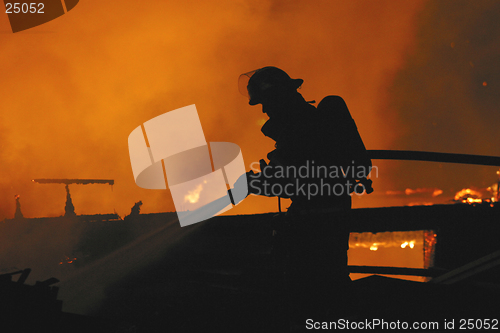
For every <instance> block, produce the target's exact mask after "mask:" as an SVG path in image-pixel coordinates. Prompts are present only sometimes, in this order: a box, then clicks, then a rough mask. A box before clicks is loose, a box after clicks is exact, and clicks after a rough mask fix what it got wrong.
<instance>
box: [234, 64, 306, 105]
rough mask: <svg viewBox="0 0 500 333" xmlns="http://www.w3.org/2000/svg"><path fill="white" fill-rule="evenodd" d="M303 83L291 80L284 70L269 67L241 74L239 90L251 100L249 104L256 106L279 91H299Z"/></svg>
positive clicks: (300, 80)
mask: <svg viewBox="0 0 500 333" xmlns="http://www.w3.org/2000/svg"><path fill="white" fill-rule="evenodd" d="M303 82H304V80H302V79H292V78H290V76H289V75H288V74H287V73H286V72H285V71H284V70H282V69H279V68H277V67H272V66H268V67H263V68H260V69H257V70H254V71H251V72H248V73H244V74H241V75H240V77H239V79H238V88H239V91H240V93H241V94H243V95H244V96H247V97H248V98H249V103H248V104H250V105H256V104H259V103H262V101H263V99H265V98H266V97H267V96H269V95H272V94H273V93H276V92H278V91H291V90H297V89H298V88H299V87H300V86H301V85H302V83H303Z"/></svg>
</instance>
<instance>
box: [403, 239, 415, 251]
mask: <svg viewBox="0 0 500 333" xmlns="http://www.w3.org/2000/svg"><path fill="white" fill-rule="evenodd" d="M407 246H409V247H410V249H413V248H414V247H415V241H413V240H412V241H409V242H404V243H403V244H401V248H402V249H404V248H406V247H407Z"/></svg>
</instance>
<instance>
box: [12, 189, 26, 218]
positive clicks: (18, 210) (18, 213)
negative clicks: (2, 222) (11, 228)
mask: <svg viewBox="0 0 500 333" xmlns="http://www.w3.org/2000/svg"><path fill="white" fill-rule="evenodd" d="M20 197H21V196H20V195H19V194H16V195H15V198H16V212H15V213H14V219H16V220H20V219H23V218H24V216H23V213H22V212H21V203H20V202H19V198H20Z"/></svg>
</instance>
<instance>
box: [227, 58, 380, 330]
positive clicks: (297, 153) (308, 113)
mask: <svg viewBox="0 0 500 333" xmlns="http://www.w3.org/2000/svg"><path fill="white" fill-rule="evenodd" d="M239 81H240V82H239V85H240V91H241V92H242V93H244V94H246V95H247V96H248V97H249V104H250V105H256V104H262V112H263V113H266V114H267V115H268V116H269V120H268V121H267V122H266V123H265V124H264V126H263V127H262V133H263V134H264V135H266V136H268V137H270V138H271V139H273V140H274V141H275V142H276V144H275V147H276V149H275V150H273V151H272V152H270V153H269V154H268V155H267V157H268V159H269V161H270V162H269V164H267V163H266V162H265V161H264V160H261V161H260V168H261V172H260V173H254V172H253V171H251V172H248V173H247V179H248V188H249V193H252V194H257V195H265V196H270V197H271V196H277V197H284V198H290V199H291V200H292V204H291V206H290V207H289V209H288V212H287V214H286V221H285V226H284V227H282V228H281V230H279V231H278V234H277V235H278V237H279V238H277V241H278V243H277V244H278V245H279V247H280V248H282V249H283V250H282V251H281V252H282V255H281V257H282V258H283V260H286V262H285V263H284V267H285V271H286V282H287V286H288V293H289V295H290V297H291V300H292V304H293V306H292V309H291V314H292V318H293V319H295V320H298V321H299V322H302V323H303V322H304V321H303V319H304V317H303V316H305V318H310V317H311V316H316V317H318V316H319V315H321V314H323V315H325V314H326V311H327V309H325V308H324V306H323V305H324V304H328V303H329V304H328V305H327V307H328V308H329V309H328V311H329V312H330V313H332V314H333V316H342V315H343V314H345V313H343V312H342V311H343V310H344V309H345V308H346V302H347V299H348V297H349V292H348V290H349V289H348V287H349V285H350V279H349V272H348V270H347V249H348V239H349V213H350V209H351V194H352V193H353V192H354V191H355V192H356V193H363V192H364V191H365V190H366V192H367V193H370V192H371V191H372V188H371V181H370V180H369V179H367V177H368V175H369V173H370V171H371V161H370V159H369V158H368V156H367V154H366V149H365V146H364V144H363V141H362V140H361V137H360V135H359V133H358V131H357V128H356V124H355V122H354V120H353V119H352V117H351V115H350V112H349V110H348V108H347V106H346V104H345V102H344V100H343V99H342V98H341V97H339V96H328V97H325V98H324V99H323V100H322V101H321V102H320V103H319V104H318V107H317V108H316V107H314V106H313V105H312V103H314V101H313V102H306V100H305V99H304V98H303V97H302V95H301V94H300V93H298V92H297V89H298V88H299V87H300V86H301V85H302V83H303V80H302V79H291V78H290V76H288V74H287V73H285V72H284V71H282V70H281V69H278V68H276V67H264V68H261V69H259V70H256V71H253V72H250V73H246V74H243V75H241V76H240V80H239ZM245 83H246V84H245ZM236 186H238V183H236V184H235V187H236ZM285 258H286V259H285ZM320 304H321V307H320V306H319V305H320Z"/></svg>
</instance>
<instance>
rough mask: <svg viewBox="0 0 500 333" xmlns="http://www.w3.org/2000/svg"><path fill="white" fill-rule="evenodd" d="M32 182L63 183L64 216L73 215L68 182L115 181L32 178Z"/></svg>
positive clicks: (105, 180) (111, 182)
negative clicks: (64, 189)
mask: <svg viewBox="0 0 500 333" xmlns="http://www.w3.org/2000/svg"><path fill="white" fill-rule="evenodd" d="M31 181H32V182H34V183H39V184H65V187H66V205H65V207H64V216H65V217H74V216H76V213H75V206H74V205H73V200H71V194H70V193H69V184H79V185H87V184H109V185H111V186H112V185H114V183H115V181H114V180H113V179H45V178H43V179H32V180H31Z"/></svg>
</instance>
